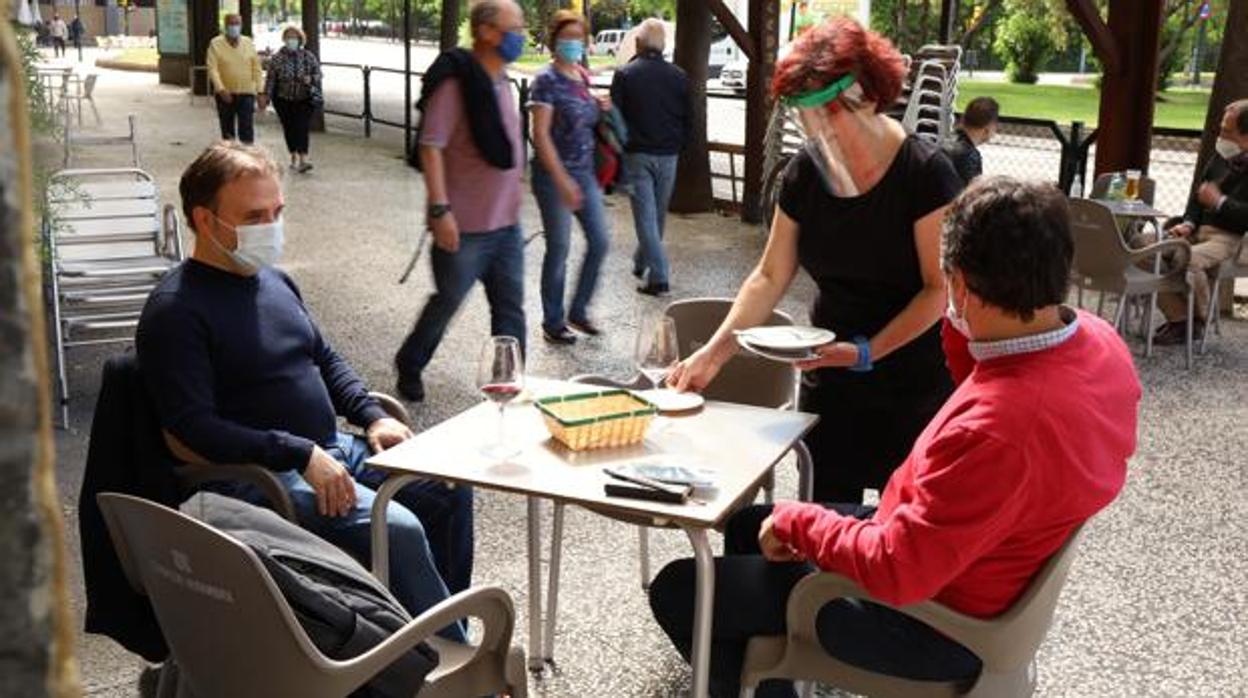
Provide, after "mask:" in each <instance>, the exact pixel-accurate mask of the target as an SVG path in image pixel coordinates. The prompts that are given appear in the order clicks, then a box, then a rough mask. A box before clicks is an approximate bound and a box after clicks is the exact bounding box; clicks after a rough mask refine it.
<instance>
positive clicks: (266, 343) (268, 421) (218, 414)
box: [135, 142, 472, 639]
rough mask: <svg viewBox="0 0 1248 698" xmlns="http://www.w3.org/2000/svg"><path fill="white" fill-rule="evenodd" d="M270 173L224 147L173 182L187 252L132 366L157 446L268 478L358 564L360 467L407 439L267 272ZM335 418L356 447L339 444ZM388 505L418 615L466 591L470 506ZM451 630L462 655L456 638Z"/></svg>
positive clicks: (274, 180)
mask: <svg viewBox="0 0 1248 698" xmlns="http://www.w3.org/2000/svg"><path fill="white" fill-rule="evenodd" d="M279 172H280V171H279V170H278V167H277V165H276V163H274V161H273V160H272V158H270V157H269V155H268V154H267V153H265V152H264V151H262V150H260V149H257V148H254V147H251V146H245V145H239V144H237V143H225V142H223V143H220V144H218V145H214V146H212V147H210V148H208V149H207V150H205V151H204V152H203V153H202V154H201V155H200V156H199V157H198V158H197V159H196V160H195V162H193V163H191V165H190V167H188V168H187V169H186V172H185V173H183V175H182V180H181V182H180V184H179V191H180V193H181V195H182V210H183V213H184V214H185V216H186V220H187V223H188V224H189V227H190V229H191V230H192V231H193V232H194V234H195V250H194V252H193V254H192V255H191V257H190V259H188V260H187V261H185V262H183V263H182V264H181V265H179V266H178V267H176V268H174V269H173V270H172V271H170V272H169V273H168V274H166V275H165V277H164V278H163V279H162V280H161V282H160V284H159V285H158V286H157V287H156V289H155V290H154V291H153V292H152V294H151V297H150V298H148V301H147V305H146V306H145V307H144V309H143V314H142V317H141V318H140V320H139V327H138V331H137V333H136V338H135V343H136V347H137V350H138V358H139V365H140V368H141V370H142V372H143V376H144V381H145V382H146V383H147V385H148V391H149V392H150V393H151V395H152V398H153V400H154V402H155V404H156V410H157V414H158V415H159V418H160V421H161V426H162V427H163V428H164V429H165V430H166V431H167V432H168V433H169V434H171V435H172V436H173V437H175V438H176V439H177V440H178V441H180V442H181V443H182V444H183V445H184V446H186V447H187V448H189V449H190V450H192V451H194V452H195V453H196V454H197V455H199V456H200V457H202V458H205V459H207V460H208V461H210V462H213V463H255V464H258V465H261V466H264V467H266V468H270V469H272V470H273V471H275V474H276V475H277V478H278V479H279V480H280V481H281V482H282V484H283V485H284V486H285V488H286V490H287V491H288V492H289V493H290V498H291V501H292V502H293V503H294V505H295V509H296V511H297V514H298V518H299V523H300V524H301V525H302V526H304V527H305V528H307V529H309V530H311V531H312V532H313V533H316V534H317V535H320V536H321V537H323V538H325V539H327V540H329V541H330V542H332V543H334V544H336V545H338V546H340V547H342V548H343V549H345V550H347V551H348V552H350V553H352V554H353V555H355V556H356V557H357V558H359V559H361V560H363V561H365V562H366V563H367V560H368V558H369V543H370V518H371V511H372V504H373V490H372V489H370V487H376V486H378V485H379V484H380V481H381V479H382V477H381V475H380V474H379V473H378V472H377V471H370V470H365V469H364V467H363V462H364V460H365V459H366V458H367V457H368V456H369V453H370V452H371V451H379V450H382V449H385V448H388V447H390V446H393V445H395V444H398V443H400V442H402V441H403V440H405V439H407V438H410V437H411V435H412V434H411V432H410V431H408V429H407V427H406V426H404V425H403V424H402V423H401V422H399V421H398V420H395V419H393V418H390V417H388V416H386V413H385V412H384V411H383V410H382V408H381V406H380V405H379V404H378V402H377V401H376V400H374V399H373V398H372V397H370V396H369V394H368V392H367V390H366V389H365V387H364V384H363V382H362V381H361V380H360V378H359V376H358V375H356V373H355V371H353V370H352V369H351V367H350V366H349V365H348V364H347V362H346V361H345V360H343V358H342V357H341V356H339V355H338V353H337V352H335V351H334V350H333V348H331V347H330V345H329V343H328V342H327V341H326V340H325V338H324V337H323V336H322V335H321V332H320V329H319V328H318V327H317V325H316V322H315V321H314V320H313V319H312V316H311V314H310V313H309V312H308V310H307V308H305V307H304V305H303V301H302V299H301V297H300V295H299V290H298V288H297V287H296V286H295V283H294V282H293V281H292V280H291V279H290V277H288V276H286V275H285V274H284V273H282V272H281V271H279V270H277V269H276V268H274V267H273V266H271V265H272V264H274V263H276V262H277V259H278V257H279V255H280V253H281V249H282V239H283V232H282V231H283V228H282V211H283V208H284V202H283V198H282V187H281V182H280V180H279ZM336 414H342V415H343V416H344V417H346V418H347V420H348V421H349V422H351V423H352V424H354V425H356V426H358V427H360V428H362V429H364V430H365V433H366V437H365V438H360V437H357V436H351V435H347V434H341V433H339V432H338V428H337V418H336ZM226 487H227V489H229V490H231V491H229V492H227V493H231V494H237V495H240V496H244V497H245V498H251V497H249V496H248V493H247V492H246V491H244V488H242V487H241V486H233V487H231V486H229V485H227V486H226ZM395 499H396V502H393V503H391V504H390V505H389V508H388V509H387V513H386V520H387V522H388V524H389V527H390V540H391V541H392V542H391V547H392V552H391V555H392V556H393V557H392V558H391V559H393V560H395V564H394V565H393V570H394V571H393V573H392V574H393V580H392V581H393V583H392V587H393V589H394V592H395V596H396V597H397V598H398V599H399V601H400V602H402V603H403V605H404V606H405V607H406V608H407V609H408V610H409V611H410V612H411V613H412V615H417V614H419V613H421V612H422V611H424V610H426V609H428V608H429V607H431V606H433V605H434V604H436V603H438V602H439V601H441V600H443V599H445V598H446V597H447V595H448V594H447V588H448V587H449V588H450V590H451V591H452V592H456V591H461V590H463V589H465V588H467V587H468V584H469V579H470V577H471V574H472V569H471V568H472V491H471V489H469V488H466V487H457V488H455V489H449V488H447V487H446V486H445V485H442V484H440V483H434V482H418V483H414V484H412V485H409V486H408V487H405V488H403V490H401V491H400V492H399V493H398V495H396V497H395ZM435 563H436V568H435ZM439 573H440V576H439ZM444 579H445V583H444V582H443V580H444ZM449 630H454V632H453V633H451V635H453V636H455V639H462V634H461V633H460V631H459V628H458V626H456V627H454V628H452V629H449Z"/></svg>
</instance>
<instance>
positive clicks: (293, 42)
mask: <svg viewBox="0 0 1248 698" xmlns="http://www.w3.org/2000/svg"><path fill="white" fill-rule="evenodd" d="M286 48H288V49H290V50H291V51H298V50H299V40H298V39H287V40H286Z"/></svg>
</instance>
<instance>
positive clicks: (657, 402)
mask: <svg viewBox="0 0 1248 698" xmlns="http://www.w3.org/2000/svg"><path fill="white" fill-rule="evenodd" d="M633 392H634V393H635V394H636V395H637V396H638V397H640V398H641V399H643V400H645V401H647V402H649V403H650V404H652V405H654V406H655V407H657V408H659V411H660V412H687V411H689V410H696V409H698V408H699V407H701V406H702V405H703V403H705V402H706V400H705V399H704V398H703V397H702V396H701V395H699V394H697V393H679V392H676V391H675V390H669V389H666V388H661V389H658V390H636V391H633Z"/></svg>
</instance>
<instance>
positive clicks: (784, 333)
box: [737, 325, 836, 352]
mask: <svg viewBox="0 0 1248 698" xmlns="http://www.w3.org/2000/svg"><path fill="white" fill-rule="evenodd" d="M737 336H738V337H743V338H745V340H746V341H748V342H749V343H750V344H752V345H754V346H755V347H759V348H761V349H779V350H781V351H785V352H790V351H800V350H802V349H814V348H815V347H818V346H823V345H824V344H828V343H829V342H831V341H832V340H834V339H836V333H835V332H832V331H831V330H825V329H823V328H822V327H798V326H789V325H772V326H766V327H751V328H750V329H748V330H741V331H740V332H738V333H737Z"/></svg>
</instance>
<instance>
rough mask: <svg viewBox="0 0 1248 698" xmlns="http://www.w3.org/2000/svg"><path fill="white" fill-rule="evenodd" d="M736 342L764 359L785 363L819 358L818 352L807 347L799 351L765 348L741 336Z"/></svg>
mask: <svg viewBox="0 0 1248 698" xmlns="http://www.w3.org/2000/svg"><path fill="white" fill-rule="evenodd" d="M737 344H740V345H741V346H742V347H744V348H745V350H746V351H748V352H751V353H753V354H757V355H758V356H761V357H763V358H764V359H771V360H772V361H779V362H781V363H786V364H791V363H793V362H794V361H807V360H810V359H817V358H819V355H818V354H816V353H815V352H813V351H811V350H809V349H806V350H800V351H777V350H774V349H766V348H764V347H760V346H755V345H754V344H751V343H750V342H749V340H747V339H746V338H745V337H741V336H738V337H737Z"/></svg>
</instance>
